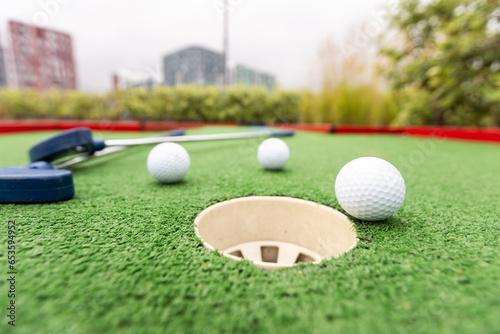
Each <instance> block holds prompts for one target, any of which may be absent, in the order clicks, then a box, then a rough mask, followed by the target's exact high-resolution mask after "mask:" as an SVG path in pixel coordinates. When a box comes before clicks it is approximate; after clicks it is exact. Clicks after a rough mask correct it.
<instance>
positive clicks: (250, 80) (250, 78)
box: [231, 65, 276, 91]
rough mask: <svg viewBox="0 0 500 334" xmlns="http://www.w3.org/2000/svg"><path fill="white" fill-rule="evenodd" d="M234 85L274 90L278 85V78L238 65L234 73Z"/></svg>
mask: <svg viewBox="0 0 500 334" xmlns="http://www.w3.org/2000/svg"><path fill="white" fill-rule="evenodd" d="M231 81H232V83H233V84H237V85H245V86H264V87H266V88H267V90H269V91H270V90H272V89H273V88H274V86H275V85H276V78H275V77H274V76H273V75H271V74H268V73H264V72H260V71H256V70H254V69H251V68H249V67H246V66H244V65H236V67H235V68H234V69H233V71H232V80H231Z"/></svg>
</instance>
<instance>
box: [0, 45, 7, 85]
mask: <svg viewBox="0 0 500 334" xmlns="http://www.w3.org/2000/svg"><path fill="white" fill-rule="evenodd" d="M2 86H7V70H6V68H5V55H4V50H3V48H2V45H0V87H2Z"/></svg>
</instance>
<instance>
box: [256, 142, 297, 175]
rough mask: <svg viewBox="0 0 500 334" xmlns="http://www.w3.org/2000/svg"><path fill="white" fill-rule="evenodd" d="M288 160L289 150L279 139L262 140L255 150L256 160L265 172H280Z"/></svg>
mask: <svg viewBox="0 0 500 334" xmlns="http://www.w3.org/2000/svg"><path fill="white" fill-rule="evenodd" d="M289 158H290V149H289V148H288V145H287V144H286V143H285V142H284V141H283V140H281V139H278V138H269V139H266V140H264V141H263V142H262V143H261V144H260V146H259V149H258V150H257V160H259V163H260V164H261V166H262V167H264V168H265V169H267V170H280V169H283V167H285V165H286V163H287V162H288V159H289Z"/></svg>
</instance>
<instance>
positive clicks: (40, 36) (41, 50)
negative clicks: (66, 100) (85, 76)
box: [9, 21, 76, 91]
mask: <svg viewBox="0 0 500 334" xmlns="http://www.w3.org/2000/svg"><path fill="white" fill-rule="evenodd" d="M9 30H10V35H11V43H12V45H11V49H12V54H13V57H14V64H15V73H16V76H17V86H18V87H19V88H32V89H36V90H39V91H42V90H47V89H50V88H58V89H76V68H75V62H74V57H73V47H72V41H71V36H70V35H68V34H66V33H62V32H59V31H54V30H49V29H44V28H39V27H35V26H32V25H29V24H24V23H20V22H15V21H10V22H9Z"/></svg>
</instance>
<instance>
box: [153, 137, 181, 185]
mask: <svg viewBox="0 0 500 334" xmlns="http://www.w3.org/2000/svg"><path fill="white" fill-rule="evenodd" d="M147 165H148V171H149V174H151V176H153V177H154V178H155V179H157V180H158V181H160V182H162V183H176V182H180V181H181V180H182V179H183V178H184V176H186V174H187V172H188V170H189V165H190V160H189V154H188V153H187V151H186V150H185V149H184V147H182V146H181V145H179V144H176V143H163V144H160V145H157V146H155V147H154V148H153V149H152V150H151V152H149V155H148V161H147Z"/></svg>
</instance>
